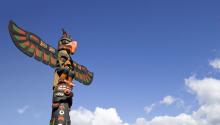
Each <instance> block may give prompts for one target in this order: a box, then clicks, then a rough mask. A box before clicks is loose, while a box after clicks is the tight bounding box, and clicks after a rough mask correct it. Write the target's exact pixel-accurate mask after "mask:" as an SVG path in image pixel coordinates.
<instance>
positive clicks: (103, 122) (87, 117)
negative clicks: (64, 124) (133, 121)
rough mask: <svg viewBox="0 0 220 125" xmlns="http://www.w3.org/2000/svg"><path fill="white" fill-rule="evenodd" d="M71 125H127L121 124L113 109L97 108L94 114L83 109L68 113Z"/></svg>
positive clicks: (125, 124)
mask: <svg viewBox="0 0 220 125" xmlns="http://www.w3.org/2000/svg"><path fill="white" fill-rule="evenodd" d="M70 116H71V124H72V125H128V124H127V123H123V122H122V120H121V118H120V117H119V115H118V113H117V111H116V109H115V108H109V109H104V108H99V107H97V108H96V109H95V111H94V112H91V111H89V110H88V109H85V108H83V107H81V108H79V109H77V110H72V111H71V112H70Z"/></svg>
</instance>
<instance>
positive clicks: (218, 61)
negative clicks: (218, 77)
mask: <svg viewBox="0 0 220 125" xmlns="http://www.w3.org/2000/svg"><path fill="white" fill-rule="evenodd" d="M209 65H210V66H212V67H213V68H215V69H220V59H214V60H211V61H209Z"/></svg>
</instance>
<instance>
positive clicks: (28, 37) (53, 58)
mask: <svg viewBox="0 0 220 125" xmlns="http://www.w3.org/2000/svg"><path fill="white" fill-rule="evenodd" d="M8 28H9V33H10V36H11V38H12V41H13V42H14V44H15V46H16V47H17V48H18V49H19V50H20V51H22V52H23V53H24V54H26V55H27V56H29V57H34V58H35V59H36V60H38V61H41V62H43V63H44V64H46V65H49V66H51V67H52V68H54V69H55V72H54V81H53V99H52V114H51V120H50V125H70V116H69V111H70V108H71V106H72V97H73V93H72V89H73V87H74V83H73V82H72V80H73V79H75V80H77V81H79V82H80V83H82V84H84V85H89V84H91V82H92V80H93V73H92V72H90V71H89V70H88V69H87V68H86V67H85V66H83V65H79V64H78V63H76V62H75V61H73V60H72V58H71V55H73V54H74V53H75V51H76V48H77V41H75V40H73V39H72V38H71V37H70V36H69V35H68V34H67V32H65V31H64V30H63V34H62V37H61V38H60V40H59V41H58V48H57V49H55V48H53V47H52V46H50V45H48V44H46V43H45V42H43V41H42V40H41V39H40V38H39V37H38V36H37V35H35V34H33V33H31V32H27V31H25V30H24V29H22V28H20V27H18V26H17V25H16V24H15V23H14V22H13V21H10V22H9V26H8Z"/></svg>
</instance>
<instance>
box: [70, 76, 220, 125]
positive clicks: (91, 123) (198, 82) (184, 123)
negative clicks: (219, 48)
mask: <svg viewBox="0 0 220 125" xmlns="http://www.w3.org/2000/svg"><path fill="white" fill-rule="evenodd" d="M185 85H186V87H187V88H188V89H189V90H190V92H191V93H192V94H195V96H196V99H197V101H198V102H199V108H198V109H196V110H194V111H192V113H188V114H187V113H180V114H179V115H176V116H155V117H154V118H152V119H151V120H147V119H145V118H136V121H135V122H134V123H126V122H124V121H123V120H122V119H121V118H120V116H119V114H118V113H117V111H116V109H115V108H109V109H104V108H99V107H97V108H96V109H95V111H94V112H92V111H90V110H88V109H86V108H79V109H77V110H73V111H71V112H70V115H71V120H72V125H220V117H219V114H220V80H218V79H215V78H203V79H197V78H195V77H194V76H192V77H189V78H187V79H185ZM177 100H179V99H177V98H174V97H171V96H165V97H164V98H163V100H162V101H161V102H163V103H161V104H173V103H176V102H177ZM154 106H155V105H154V104H152V105H151V106H150V107H149V109H148V108H146V107H145V108H146V110H147V111H151V110H152V108H153V107H154Z"/></svg>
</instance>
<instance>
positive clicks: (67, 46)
mask: <svg viewBox="0 0 220 125" xmlns="http://www.w3.org/2000/svg"><path fill="white" fill-rule="evenodd" d="M62 31H63V34H62V37H61V38H60V40H59V42H58V50H66V51H67V52H68V53H69V54H74V53H75V51H76V48H77V41H75V40H73V39H72V38H71V37H70V36H69V35H68V34H67V32H66V31H65V30H64V29H63V30H62Z"/></svg>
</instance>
